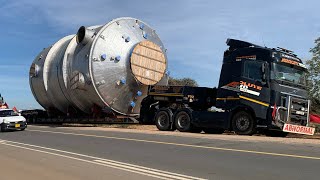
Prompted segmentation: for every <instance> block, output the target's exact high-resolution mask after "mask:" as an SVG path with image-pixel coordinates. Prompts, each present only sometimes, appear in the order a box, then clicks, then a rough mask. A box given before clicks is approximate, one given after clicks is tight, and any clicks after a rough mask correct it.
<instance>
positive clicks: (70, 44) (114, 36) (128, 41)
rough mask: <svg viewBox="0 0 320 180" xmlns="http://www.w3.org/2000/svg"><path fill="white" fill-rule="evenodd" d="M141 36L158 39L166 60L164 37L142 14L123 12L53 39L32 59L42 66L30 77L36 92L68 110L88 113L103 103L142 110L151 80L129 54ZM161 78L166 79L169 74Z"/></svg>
mask: <svg viewBox="0 0 320 180" xmlns="http://www.w3.org/2000/svg"><path fill="white" fill-rule="evenodd" d="M80 36H81V37H80ZM77 41H78V42H77ZM142 41H151V42H153V43H155V44H156V45H158V46H159V49H161V51H162V52H163V53H164V55H165V62H167V57H166V53H165V52H166V51H165V49H164V46H163V44H162V42H161V40H160V38H159V37H158V35H157V34H156V33H155V31H154V30H153V29H152V28H151V27H150V26H149V25H147V24H146V23H144V22H142V21H140V20H137V19H134V18H130V17H125V18H118V19H114V20H112V21H111V22H109V23H107V24H105V25H103V26H92V27H89V28H85V27H81V28H80V29H79V31H78V33H77V35H76V36H67V37H64V38H62V39H61V40H59V41H58V42H57V43H55V44H54V45H53V47H52V48H51V49H50V50H48V52H47V54H48V56H46V57H45V58H43V59H42V61H39V62H38V60H37V59H38V57H37V58H36V60H35V61H34V62H33V64H37V65H38V64H39V65H38V66H39V67H41V68H40V69H41V71H43V72H40V71H39V72H40V74H43V75H42V76H37V77H36V76H34V77H30V86H31V89H32V91H33V94H34V96H35V98H36V99H37V101H38V102H39V103H40V104H41V105H42V106H43V107H44V108H45V109H49V108H56V109H59V110H60V111H61V112H64V113H67V112H68V109H69V108H70V107H74V108H75V109H79V110H81V111H83V112H86V113H92V110H93V107H100V108H101V109H103V110H112V111H114V112H117V113H120V114H124V115H137V114H139V111H140V103H141V101H142V99H143V98H144V97H145V96H146V95H147V86H146V85H144V84H142V83H140V82H139V81H138V80H137V79H135V77H134V76H133V74H132V71H131V69H130V57H131V53H132V50H133V49H134V47H135V46H136V45H137V44H138V43H140V42H142ZM42 53H43V52H42ZM166 66H167V64H166ZM166 69H167V68H166ZM41 81H42V82H41ZM159 82H161V84H165V83H166V82H167V75H164V77H163V78H162V79H161V80H160V81H159ZM39 87H40V88H39ZM43 96H44V97H46V98H44V97H43Z"/></svg>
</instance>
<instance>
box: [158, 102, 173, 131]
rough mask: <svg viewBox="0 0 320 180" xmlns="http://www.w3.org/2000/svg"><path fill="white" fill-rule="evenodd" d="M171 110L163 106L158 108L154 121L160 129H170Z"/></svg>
mask: <svg viewBox="0 0 320 180" xmlns="http://www.w3.org/2000/svg"><path fill="white" fill-rule="evenodd" d="M171 118H172V112H171V110H170V109H167V108H164V109H160V110H159V111H158V112H157V113H156V116H155V123H156V126H157V128H158V129H159V130H160V131H170V130H172V128H171V125H172V120H171Z"/></svg>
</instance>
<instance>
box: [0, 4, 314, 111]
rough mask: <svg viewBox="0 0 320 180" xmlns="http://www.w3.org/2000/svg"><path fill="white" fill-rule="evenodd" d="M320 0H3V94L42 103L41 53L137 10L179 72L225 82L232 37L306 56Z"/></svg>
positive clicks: (13, 101) (26, 103)
mask: <svg viewBox="0 0 320 180" xmlns="http://www.w3.org/2000/svg"><path fill="white" fill-rule="evenodd" d="M319 7H320V1H316V0H309V1H294V0H283V1H271V0H269V1H258V0H242V1H239V0H223V1H222V0H221V1H218V0H217V1H212V0H206V1H205V0H181V1H179V0H171V1H169V0H162V1H150V0H114V1H108V0H90V1H80V0H77V1H69V0H54V1H40V0H39V1H36V0H17V1H12V0H0V34H1V38H0V39H1V43H0V52H1V55H0V93H1V94H2V95H3V96H4V97H5V100H6V101H7V102H8V103H9V105H11V106H13V105H15V106H17V107H18V108H23V109H25V108H36V107H40V106H39V105H38V103H37V102H36V101H35V100H34V98H33V96H32V93H31V91H30V88H29V81H28V71H29V66H30V64H31V63H32V61H33V59H34V57H35V56H36V55H37V54H38V53H39V52H40V51H41V50H42V49H43V48H44V47H47V46H50V45H51V44H53V43H54V42H55V41H57V40H58V39H60V38H62V37H63V36H66V35H69V34H74V33H76V31H77V29H78V28H79V27H80V26H81V25H85V26H88V25H97V24H104V23H107V22H108V21H110V20H111V19H114V18H117V17H123V16H130V17H135V18H138V19H141V20H143V21H145V22H146V23H148V24H149V25H151V26H152V27H153V28H154V29H156V31H157V33H158V34H159V36H160V37H161V39H162V41H163V42H164V45H165V46H166V48H167V49H168V51H167V52H168V59H169V70H170V72H171V75H172V76H174V77H178V78H182V77H191V78H194V79H195V80H197V81H198V83H199V84H200V85H201V86H208V87H213V86H216V85H217V84H218V80H219V73H220V67H221V60H222V55H223V51H224V50H225V49H226V44H225V41H226V39H227V38H238V39H243V40H247V41H251V42H254V43H256V44H260V45H266V46H268V47H277V46H280V47H285V48H288V49H291V50H293V51H295V53H296V54H298V55H299V56H300V57H301V58H303V59H308V58H310V57H311V54H310V53H309V49H310V48H311V47H313V46H314V44H313V43H314V40H315V39H316V38H317V37H319V36H320V16H319Z"/></svg>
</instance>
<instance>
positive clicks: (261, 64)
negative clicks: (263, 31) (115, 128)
mask: <svg viewBox="0 0 320 180" xmlns="http://www.w3.org/2000/svg"><path fill="white" fill-rule="evenodd" d="M227 45H228V46H229V48H228V49H227V50H226V51H225V52H224V56H223V63H222V68H221V73H220V80H219V86H218V88H207V87H188V86H150V87H149V93H148V97H146V98H145V99H144V100H143V101H142V106H141V110H140V118H141V121H148V120H150V119H154V121H155V123H156V126H157V127H158V129H159V130H162V131H169V130H174V129H178V130H179V131H182V132H200V131H202V130H203V131H205V132H206V133H222V132H224V130H233V131H234V132H235V133H237V134H240V135H252V134H254V133H256V132H257V130H258V129H260V130H264V132H265V133H266V134H267V135H271V136H286V135H287V133H288V132H292V133H300V134H307V135H313V134H314V131H315V129H314V128H312V127H309V113H310V100H308V99H307V92H306V76H305V73H306V71H307V70H306V67H305V65H304V64H303V63H302V61H301V59H299V58H298V57H297V56H296V55H295V54H293V52H292V51H289V50H286V49H284V48H272V49H271V48H267V47H261V46H258V45H255V44H252V43H248V42H244V41H240V40H235V39H228V40H227ZM212 107H215V108H212Z"/></svg>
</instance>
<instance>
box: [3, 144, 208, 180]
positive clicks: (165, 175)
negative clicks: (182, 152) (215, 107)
mask: <svg viewBox="0 0 320 180" xmlns="http://www.w3.org/2000/svg"><path fill="white" fill-rule="evenodd" d="M0 143H1V144H4V145H8V146H13V147H17V148H22V149H28V150H31V151H36V152H41V153H46V154H51V155H56V156H60V157H66V158H69V159H75V160H79V161H84V162H89V163H93V164H98V165H103V166H107V167H111V168H116V169H120V170H125V171H129V172H133V173H137V174H142V175H147V176H151V177H156V178H160V179H179V180H187V179H196V180H202V178H198V177H193V176H187V175H183V174H178V173H172V172H168V171H162V170H158V169H153V168H148V167H144V166H139V165H134V164H129V163H123V162H119V161H114V160H109V159H103V158H99V157H94V156H89V155H84V154H78V153H73V152H68V151H63V150H58V149H52V148H47V147H42V146H36V145H31V144H25V143H19V142H14V141H4V140H0ZM14 144H16V145H14ZM21 145H23V146H29V147H23V146H21ZM30 147H33V148H39V149H44V150H50V151H55V152H60V153H65V154H71V155H75V156H80V157H85V158H90V159H93V161H89V160H85V159H80V158H76V157H72V156H67V155H62V154H57V153H53V152H48V151H44V150H38V149H33V148H30Z"/></svg>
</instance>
